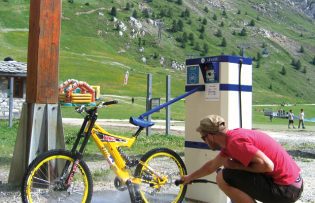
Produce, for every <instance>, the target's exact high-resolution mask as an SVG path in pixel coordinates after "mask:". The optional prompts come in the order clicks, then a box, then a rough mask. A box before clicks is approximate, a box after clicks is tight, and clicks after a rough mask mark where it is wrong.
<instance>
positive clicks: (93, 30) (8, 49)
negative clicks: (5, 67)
mask: <svg viewBox="0 0 315 203" xmlns="http://www.w3.org/2000/svg"><path fill="white" fill-rule="evenodd" d="M29 2H30V1H22V2H21V1H20V2H19V3H16V2H15V1H8V2H5V3H4V2H3V1H0V24H1V30H6V29H8V30H12V31H9V32H6V31H3V32H2V31H1V32H0V43H1V44H3V46H2V50H1V53H0V57H1V58H4V57H6V56H13V58H14V59H17V60H19V61H27V50H28V48H27V46H28V42H27V40H28V32H27V31H20V30H21V29H22V30H23V29H25V30H27V29H26V28H28V20H29V19H28V16H29V13H28V10H29V5H28V4H29ZM126 2H127V1H98V0H90V1H89V2H88V3H89V6H86V4H85V3H86V2H84V1H73V2H72V3H71V2H70V3H68V2H67V1H66V3H64V4H63V5H62V6H63V8H62V10H63V18H62V33H61V34H62V35H61V41H60V62H59V64H60V69H59V73H60V75H59V80H60V83H61V82H63V81H65V80H66V79H68V78H75V79H78V80H82V81H86V82H88V83H89V84H92V85H100V86H101V93H102V94H115V95H128V96H144V95H145V85H146V74H147V73H152V74H153V75H154V78H155V79H154V80H155V81H157V82H156V85H154V93H155V94H158V95H162V96H164V92H165V84H163V83H164V77H165V75H167V74H171V75H172V76H174V84H173V83H172V86H173V87H172V88H173V89H172V93H174V94H175V95H179V94H181V93H183V92H184V89H183V87H184V86H185V72H184V71H182V72H179V71H176V70H171V69H170V64H171V61H172V60H175V61H176V62H178V63H180V64H185V59H186V57H187V56H191V55H193V56H196V57H198V56H199V55H201V54H202V55H205V54H207V55H208V56H209V55H210V56H217V55H220V54H222V53H226V54H235V53H237V54H238V48H237V46H238V45H241V44H248V45H249V47H250V48H249V49H246V50H245V56H246V57H249V58H254V57H255V58H259V57H257V55H256V53H258V52H260V53H262V59H261V63H257V64H258V65H259V66H260V67H261V68H254V69H253V90H254V91H253V96H254V98H253V102H254V103H261V102H265V101H270V100H271V99H272V100H275V101H278V100H288V101H291V102H312V101H314V98H315V92H314V91H313V90H312V88H311V87H312V86H314V82H315V81H314V79H313V78H315V69H314V68H313V65H312V64H314V65H315V62H313V58H315V57H314V54H313V52H312V50H314V44H315V39H314V38H312V37H309V36H314V35H315V30H314V29H312V27H313V20H312V19H309V18H307V17H305V16H304V15H303V14H298V15H295V14H297V13H295V12H294V11H293V10H290V9H287V7H282V8H283V9H281V12H277V13H273V9H271V8H270V6H269V7H268V5H267V4H265V5H263V6H264V7H266V8H265V10H266V11H267V15H265V13H264V14H263V13H261V12H260V11H259V10H255V9H252V8H253V7H252V6H254V5H257V2H258V1H257V0H254V1H250V2H246V1H244V0H241V1H237V2H235V3H233V8H235V9H233V10H230V9H223V8H222V7H221V8H218V7H212V6H211V5H210V4H208V5H204V4H200V5H199V4H195V2H194V1H189V6H188V4H186V3H187V1H186V2H185V3H184V2H183V1H181V2H180V1H177V0H172V1H152V0H149V1H144V2H142V3H143V7H142V8H139V7H138V6H135V5H138V3H139V1H133V2H128V3H126ZM229 3H230V2H226V4H229ZM279 4H281V5H279V6H283V5H284V4H285V2H281V3H279ZM205 7H208V11H209V12H207V11H206V10H207V9H206V8H205ZM113 8H116V14H115V12H114V11H113V13H111V11H112V9H113ZM277 8H278V7H277ZM135 14H136V15H135ZM113 15H116V17H115V18H116V19H117V20H118V21H117V22H122V23H124V24H125V25H126V27H127V30H126V31H124V33H123V36H119V35H118V31H120V32H123V30H122V29H115V28H116V27H118V26H117V24H118V23H117V22H114V21H111V20H112V19H114V18H113V17H114V16H113ZM132 15H134V16H135V17H136V18H137V20H138V21H139V22H141V23H142V24H143V30H144V31H145V35H144V36H141V38H142V39H143V42H145V43H144V44H145V45H142V40H141V46H143V47H144V51H143V52H140V51H139V48H138V39H137V38H139V36H135V37H134V38H133V37H131V36H130V33H131V30H132V29H133V28H132V27H131V25H130V16H132ZM151 20H153V21H154V20H159V21H160V22H162V23H163V25H162V26H161V29H160V35H159V37H158V30H159V29H158V28H157V27H156V26H155V25H153V24H150V23H151ZM179 20H181V21H182V23H180V21H179ZM173 21H175V22H176V26H174V28H175V29H174V30H176V32H173V31H174V30H173V31H171V28H172V22H173ZM216 21H217V22H216ZM251 21H253V22H255V27H256V28H252V27H251V26H250V22H251ZM221 22H223V24H224V26H222V24H221ZM245 22H248V24H247V25H246V26H244V25H245ZM178 23H179V26H178ZM181 24H182V27H181ZM202 25H204V28H202V27H201V26H202ZM296 25H298V29H297V27H296ZM15 29H17V30H18V31H14V30H15ZM219 29H220V30H221V32H222V36H223V34H224V37H225V39H226V41H227V42H228V44H227V45H226V46H225V47H223V46H218V45H220V44H221V43H222V40H223V39H218V38H216V37H213V34H216V33H215V32H216V30H219ZM200 31H202V32H200ZM265 31H266V33H264V32H265ZM135 32H136V33H137V32H138V31H137V30H136V31H135ZM267 32H268V33H269V34H270V33H271V35H270V36H269V37H266V36H265V34H268V33H267ZM185 33H186V34H185ZM186 36H187V37H188V40H186ZM284 36H285V37H286V39H287V40H285V41H284V42H281V43H280V42H279V39H282V38H283V37H284ZM78 42H80V43H78ZM290 42H295V43H297V44H299V46H301V47H303V49H304V51H303V54H300V53H302V52H300V50H301V48H300V47H298V48H297V50H294V49H288V48H287V47H293V45H295V44H292V43H291V44H290ZM196 44H197V45H196ZM204 44H207V46H208V52H207V53H206V52H205V49H204ZM262 44H263V45H262ZM265 48H266V49H265ZM267 48H268V49H267ZM210 50H211V51H210ZM296 52H300V53H296ZM155 53H156V54H157V55H158V56H160V57H163V58H164V59H165V60H164V61H165V63H164V65H161V64H160V63H159V61H158V60H159V59H158V58H155V57H152V56H154V54H155ZM238 55H239V54H238ZM142 57H145V58H146V59H147V62H146V64H143V63H142V61H141V60H140V58H142ZM265 57H268V60H264V58H265ZM292 58H296V60H300V63H301V67H300V68H298V67H299V66H297V67H296V66H294V69H293V68H290V69H289V68H287V69H286V77H283V76H282V75H281V74H279V71H280V70H279V64H281V66H282V65H283V66H284V67H289V66H288V65H290V64H289V63H290V60H291V59H292ZM314 61H315V59H314ZM255 66H256V62H255V63H254V64H253V67H255ZM281 66H280V67H281ZM304 69H305V71H306V70H307V74H304V72H305V71H304ZM91 70H93V71H91ZM126 70H129V72H130V81H129V83H128V85H127V86H122V82H121V81H122V80H123V79H122V77H123V74H124V73H125V72H126ZM292 80H298V81H300V83H298V84H292V83H291V82H290V81H292ZM161 81H162V82H161ZM271 82H272V85H273V90H270V89H269V88H268V87H266V85H265V84H270V83H271ZM175 84H176V85H175ZM301 89H302V90H303V94H299V96H298V97H295V95H296V94H295V93H296V92H300V91H301ZM139 90H141V91H139ZM271 95H277V96H276V97H272V98H270V97H271Z"/></svg>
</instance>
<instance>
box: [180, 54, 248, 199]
mask: <svg viewBox="0 0 315 203" xmlns="http://www.w3.org/2000/svg"><path fill="white" fill-rule="evenodd" d="M186 70H187V79H186V87H185V89H186V92H189V91H191V90H192V89H195V88H197V87H200V88H199V91H197V92H195V93H194V94H192V95H190V96H189V97H187V98H186V121H185V123H186V124H185V164H186V167H187V170H188V173H191V172H193V171H194V170H196V169H198V168H199V167H201V166H202V165H203V164H204V163H205V162H206V161H208V160H210V159H212V158H214V157H215V156H216V155H217V154H218V152H214V151H211V150H209V148H208V146H207V145H206V144H205V143H204V142H203V141H202V140H201V139H200V134H199V133H198V132H196V128H197V127H198V126H199V122H200V120H201V119H202V118H204V117H205V116H207V115H210V114H218V115H221V116H222V117H223V118H224V119H225V121H226V124H227V127H228V128H229V129H233V128H238V127H242V128H247V129H251V128H252V60H251V59H250V58H243V57H238V56H226V55H222V56H214V57H205V58H195V59H187V60H186ZM215 175H216V174H212V175H210V176H207V177H206V178H207V179H208V180H211V181H215ZM186 197H187V198H190V199H193V200H199V201H204V202H208V203H227V202H229V199H228V198H227V197H226V195H225V194H224V193H223V192H221V191H220V189H219V188H218V186H217V185H214V184H202V183H201V184H192V185H189V186H188V192H187V195H186Z"/></svg>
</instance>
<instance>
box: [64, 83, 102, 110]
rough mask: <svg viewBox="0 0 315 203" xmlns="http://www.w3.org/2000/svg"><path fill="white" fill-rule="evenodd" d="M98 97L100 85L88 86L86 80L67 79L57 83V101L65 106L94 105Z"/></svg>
mask: <svg viewBox="0 0 315 203" xmlns="http://www.w3.org/2000/svg"><path fill="white" fill-rule="evenodd" d="M99 98H100V86H90V85H89V84H87V83H86V82H83V81H78V80H75V79H68V80H66V81H65V82H63V83H62V84H60V85H59V102H60V103H61V104H63V105H65V106H72V105H77V104H89V105H95V100H98V99H99Z"/></svg>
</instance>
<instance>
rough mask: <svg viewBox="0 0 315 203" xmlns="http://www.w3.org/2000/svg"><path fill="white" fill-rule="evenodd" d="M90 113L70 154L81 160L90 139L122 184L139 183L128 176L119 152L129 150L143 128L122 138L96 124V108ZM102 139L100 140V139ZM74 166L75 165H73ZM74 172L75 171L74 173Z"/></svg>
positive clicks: (138, 180)
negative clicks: (123, 149)
mask: <svg viewBox="0 0 315 203" xmlns="http://www.w3.org/2000/svg"><path fill="white" fill-rule="evenodd" d="M89 111H90V112H89V113H88V114H87V115H86V116H85V117H84V121H83V123H82V126H81V128H80V131H79V132H78V134H77V138H76V140H75V142H74V144H73V147H72V149H71V152H72V153H75V154H77V155H78V156H77V157H78V159H81V158H82V154H83V152H84V149H85V147H86V145H87V143H88V140H89V139H90V137H92V139H93V141H94V142H95V144H96V145H97V147H98V148H99V150H100V151H101V153H102V155H103V157H104V158H105V160H106V161H107V162H108V164H109V166H110V168H111V169H112V170H113V171H114V172H115V174H116V175H117V177H119V178H120V179H121V180H122V181H123V182H126V181H127V180H131V182H132V183H138V184H139V183H140V182H141V181H140V179H139V178H135V177H133V176H132V174H130V171H129V170H128V167H127V166H126V161H125V160H124V158H123V157H122V154H121V152H120V151H119V148H120V147H128V148H130V147H131V146H132V145H133V144H134V142H135V141H136V139H137V137H138V135H139V134H140V133H141V131H142V130H143V127H139V128H138V130H137V132H136V133H135V134H134V135H133V136H132V137H124V136H120V135H114V134H111V133H109V132H107V131H106V130H105V129H104V128H102V127H101V126H100V125H98V124H97V123H96V120H97V108H96V107H95V108H92V109H90V110H89ZM100 137H102V139H101V138H100ZM82 138H83V142H82V144H81V146H80V148H79V150H77V149H78V147H79V143H80V140H81V139H82ZM74 165H75V164H74ZM75 169H76V167H75V166H72V169H71V171H73V170H75ZM74 172H75V171H74Z"/></svg>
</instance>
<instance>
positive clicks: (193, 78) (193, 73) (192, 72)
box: [187, 66, 199, 84]
mask: <svg viewBox="0 0 315 203" xmlns="http://www.w3.org/2000/svg"><path fill="white" fill-rule="evenodd" d="M198 83H199V66H188V67H187V84H198Z"/></svg>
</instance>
